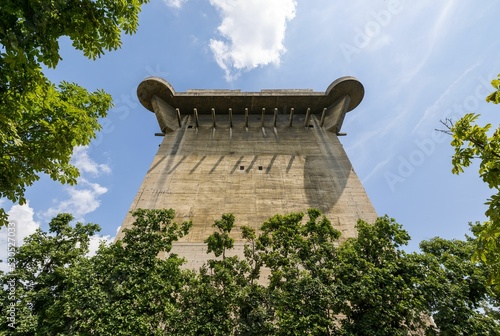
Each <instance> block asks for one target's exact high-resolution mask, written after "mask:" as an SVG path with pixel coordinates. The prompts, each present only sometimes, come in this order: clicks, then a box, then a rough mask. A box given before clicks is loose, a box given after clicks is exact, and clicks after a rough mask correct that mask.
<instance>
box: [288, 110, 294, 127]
mask: <svg viewBox="0 0 500 336" xmlns="http://www.w3.org/2000/svg"><path fill="white" fill-rule="evenodd" d="M293 111H294V108H293V107H292V108H291V109H290V120H289V125H288V126H290V127H292V123H293Z"/></svg>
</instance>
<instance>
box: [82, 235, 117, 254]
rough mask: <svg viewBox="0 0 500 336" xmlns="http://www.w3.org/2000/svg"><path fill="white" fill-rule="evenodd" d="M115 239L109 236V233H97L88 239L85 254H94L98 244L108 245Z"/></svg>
mask: <svg viewBox="0 0 500 336" xmlns="http://www.w3.org/2000/svg"><path fill="white" fill-rule="evenodd" d="M114 240H115V237H111V236H109V235H107V236H99V235H94V236H92V237H90V241H89V253H88V254H87V255H88V256H89V257H92V256H94V255H95V254H96V253H97V250H98V249H99V246H100V245H101V243H104V244H105V245H110V244H111V243H113V241H114Z"/></svg>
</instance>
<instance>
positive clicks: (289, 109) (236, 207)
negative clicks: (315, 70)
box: [117, 77, 377, 267]
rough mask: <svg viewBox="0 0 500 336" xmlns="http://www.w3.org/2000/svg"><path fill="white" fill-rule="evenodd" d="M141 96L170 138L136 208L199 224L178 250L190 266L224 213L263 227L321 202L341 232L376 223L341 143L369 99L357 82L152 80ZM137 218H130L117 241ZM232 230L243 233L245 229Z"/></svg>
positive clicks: (202, 256)
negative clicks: (242, 84)
mask: <svg viewBox="0 0 500 336" xmlns="http://www.w3.org/2000/svg"><path fill="white" fill-rule="evenodd" d="M137 95H138V97H139V100H140V102H141V104H142V105H143V106H144V107H145V108H146V109H148V110H149V111H151V112H154V113H155V115H156V118H157V119H158V124H159V126H160V130H161V133H160V134H161V135H163V136H164V139H163V141H162V143H161V145H160V147H159V149H158V152H157V154H156V156H155V157H154V159H153V163H152V164H151V166H150V168H149V170H148V171H147V173H146V176H145V178H144V181H143V182H142V185H141V187H140V189H139V191H138V193H137V196H136V197H135V199H134V201H133V203H132V206H131V207H130V211H133V210H135V209H137V208H147V209H153V208H173V209H174V210H175V211H176V221H178V222H180V221H183V220H192V222H193V228H192V229H191V232H190V234H189V235H188V236H187V237H185V238H183V240H182V241H181V242H179V243H178V244H177V245H176V247H175V252H176V253H178V254H180V255H183V256H186V257H187V259H188V261H189V264H190V265H191V266H193V267H196V266H197V263H199V264H201V262H202V261H203V260H205V259H206V258H207V257H206V253H205V250H204V246H203V240H204V239H206V238H207V237H208V235H210V234H211V233H212V232H213V228H212V224H213V222H214V220H216V219H219V218H220V217H221V215H222V214H223V213H233V214H234V215H235V217H236V224H237V226H241V225H248V226H251V227H254V228H258V227H259V226H260V225H261V224H262V223H263V222H264V221H265V220H266V219H267V218H269V217H271V216H272V215H274V214H277V213H280V214H286V213H290V212H299V211H300V212H305V211H307V209H309V208H317V209H320V210H321V211H322V212H323V214H324V215H326V216H327V218H329V219H330V220H331V221H332V224H333V225H334V226H335V227H336V228H337V229H339V230H340V231H341V232H342V235H343V237H344V238H346V237H352V236H355V235H356V231H355V228H354V225H355V224H356V221H357V220H358V219H360V218H361V219H365V220H368V221H373V220H375V218H376V216H377V215H376V212H375V210H374V208H373V206H372V204H371V202H370V200H369V198H368V196H367V195H366V192H365V190H364V188H363V186H362V185H361V182H360V181H359V179H358V177H357V176H356V174H355V172H354V170H353V168H352V165H351V163H350V161H349V159H348V157H347V155H346V153H345V151H344V149H343V148H342V144H341V143H340V141H339V139H338V137H339V136H341V135H344V134H343V133H341V128H342V123H343V121H344V117H345V115H346V113H347V112H349V111H351V110H353V109H354V108H355V107H356V106H358V105H359V103H360V102H361V100H362V99H363V96H364V88H363V85H362V84H361V83H360V82H359V81H358V80H357V79H355V78H353V77H342V78H339V79H337V80H335V81H334V82H333V83H331V84H330V86H329V87H328V88H327V89H326V91H325V92H314V91H312V90H296V89H292V90H262V91H260V92H241V91H240V90H188V91H187V92H175V91H174V89H173V87H172V86H171V85H170V84H169V83H168V82H167V81H165V80H164V79H161V78H158V77H149V78H146V79H145V80H144V81H142V82H141V83H140V85H139V87H138V89H137ZM132 222H133V218H132V216H131V215H130V214H128V215H127V216H126V218H125V220H124V222H123V225H122V227H121V229H120V232H119V234H118V236H117V239H120V238H121V237H122V236H123V232H122V231H123V229H124V228H127V227H128V226H130V225H131V223H132ZM233 235H234V238H235V239H237V240H238V239H240V238H241V234H240V232H239V230H238V228H236V229H235V230H234V231H233ZM236 249H238V246H237V247H236ZM236 253H238V252H236Z"/></svg>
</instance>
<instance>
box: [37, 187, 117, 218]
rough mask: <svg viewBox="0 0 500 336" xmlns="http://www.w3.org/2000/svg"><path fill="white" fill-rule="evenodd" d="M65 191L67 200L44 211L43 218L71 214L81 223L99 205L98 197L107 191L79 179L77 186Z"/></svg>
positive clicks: (104, 188)
mask: <svg viewBox="0 0 500 336" xmlns="http://www.w3.org/2000/svg"><path fill="white" fill-rule="evenodd" d="M66 191H67V192H68V194H69V198H68V199H66V200H64V201H62V202H59V203H58V204H57V205H56V206H54V207H52V208H49V209H48V210H47V211H45V212H44V213H43V216H44V217H50V218H51V217H54V216H56V215H57V214H58V213H62V212H67V213H70V214H72V215H73V216H74V217H75V219H76V220H77V221H83V217H84V216H85V215H86V214H88V213H91V212H92V211H94V210H96V209H97V208H98V207H99V206H100V205H101V202H100V200H99V196H101V195H103V194H105V193H106V192H107V191H108V189H107V188H106V187H103V186H101V185H100V184H98V183H92V182H89V181H87V180H86V179H84V178H80V179H78V185H77V186H74V187H68V188H66Z"/></svg>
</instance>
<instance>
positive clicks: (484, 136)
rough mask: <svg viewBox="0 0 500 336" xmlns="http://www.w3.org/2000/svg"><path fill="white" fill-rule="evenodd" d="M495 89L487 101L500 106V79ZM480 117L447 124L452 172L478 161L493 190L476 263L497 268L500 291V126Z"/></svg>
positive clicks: (477, 230) (478, 232)
mask: <svg viewBox="0 0 500 336" xmlns="http://www.w3.org/2000/svg"><path fill="white" fill-rule="evenodd" d="M491 85H492V86H493V88H494V89H495V91H494V92H492V93H491V94H490V95H488V96H487V97H486V101H487V102H490V103H494V104H499V103H500V75H498V77H497V78H496V79H494V80H492V81H491ZM479 116H480V115H479V114H477V113H467V114H465V115H464V116H463V117H462V118H460V119H459V120H457V121H452V120H447V121H445V122H444V124H445V126H447V127H448V133H449V134H450V135H452V137H453V139H452V141H451V145H452V147H453V148H454V150H455V153H454V155H453V158H452V165H453V168H452V172H453V173H454V174H460V173H463V172H464V168H467V167H469V166H470V165H471V164H472V162H473V161H474V160H475V159H477V160H478V161H479V176H480V177H481V179H482V180H483V181H484V183H486V184H487V185H488V187H489V188H490V189H492V191H493V194H492V195H491V197H490V198H489V199H488V200H487V201H486V205H487V206H488V208H487V210H486V216H487V217H488V219H489V220H488V221H486V222H485V223H483V224H482V225H476V226H475V227H474V233H475V234H476V235H477V236H478V240H477V249H476V253H475V259H476V260H479V259H480V260H482V261H483V262H486V263H488V264H489V265H490V266H491V267H494V268H495V271H494V272H493V274H492V276H491V281H492V282H493V283H495V284H496V285H497V286H499V288H500V263H499V262H500V242H499V237H500V125H498V126H497V127H496V128H495V129H492V127H493V126H492V125H491V124H486V125H484V126H480V125H478V124H477V120H478V118H479Z"/></svg>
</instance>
